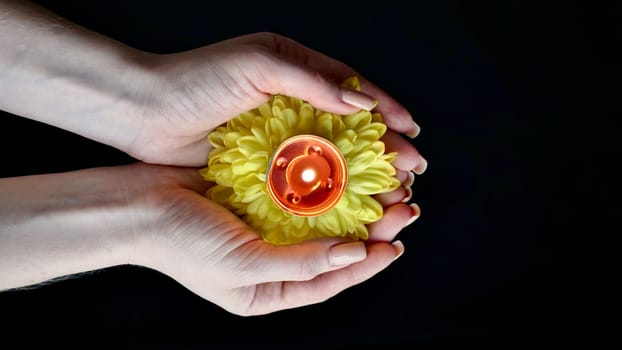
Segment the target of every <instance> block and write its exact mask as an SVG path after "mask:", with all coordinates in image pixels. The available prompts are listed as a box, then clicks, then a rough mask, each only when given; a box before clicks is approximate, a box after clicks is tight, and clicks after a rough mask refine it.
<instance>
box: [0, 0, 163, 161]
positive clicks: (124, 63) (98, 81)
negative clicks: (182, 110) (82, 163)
mask: <svg viewBox="0 0 622 350" xmlns="http://www.w3.org/2000/svg"><path fill="white" fill-rule="evenodd" d="M148 57H149V55H148V54H147V53H144V52H141V51H139V50H135V49H132V48H130V47H128V46H125V45H123V44H121V43H119V42H116V41H114V40H111V39H109V38H106V37H104V36H101V35H98V34H96V33H94V32H91V31H88V30H86V29H84V28H81V27H79V26H77V25H75V24H73V23H70V22H67V21H65V20H63V19H61V18H58V17H57V16H55V15H53V14H50V13H48V12H46V11H45V10H43V9H41V8H39V7H36V6H33V5H31V4H29V3H28V2H24V1H21V2H18V1H2V2H0V109H3V110H5V111H8V112H11V113H13V114H17V115H20V116H24V117H27V118H31V119H34V120H37V121H41V122H44V123H47V124H51V125H54V126H57V127H60V128H63V129H66V130H69V131H72V132H75V133H78V134H80V135H82V136H85V137H88V138H91V139H93V140H96V141H99V142H103V143H106V144H109V145H111V146H113V147H117V148H120V149H123V150H127V149H128V148H130V147H131V144H132V141H133V139H134V138H135V136H136V135H135V133H136V132H137V131H138V130H139V129H140V128H139V126H138V125H139V124H140V123H141V120H140V106H141V105H142V102H143V101H144V100H145V99H146V98H147V96H148V94H149V92H148V91H146V90H141V89H137V87H140V86H150V83H149V79H151V75H150V74H149V73H148V71H149V70H148V69H145V67H146V66H147V64H146V62H147V61H148V59H147V58H148ZM143 84H144V85H143ZM130 87H132V88H131V89H130Z"/></svg>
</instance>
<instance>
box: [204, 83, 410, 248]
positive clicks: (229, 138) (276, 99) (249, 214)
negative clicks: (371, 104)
mask: <svg viewBox="0 0 622 350" xmlns="http://www.w3.org/2000/svg"><path fill="white" fill-rule="evenodd" d="M342 85H344V86H347V87H350V88H353V89H356V90H360V86H359V81H358V79H356V77H353V78H350V79H348V80H346V81H345V82H344V83H343V84H342ZM386 129H387V127H386V125H385V124H384V123H383V121H382V116H381V115H380V114H379V113H371V112H368V111H364V110H361V111H359V112H357V113H354V114H351V115H346V116H342V115H338V114H333V113H328V112H324V111H321V110H318V109H315V108H314V107H313V106H311V105H310V104H309V103H307V102H304V101H302V100H300V99H298V98H294V97H289V96H282V95H275V96H272V97H271V98H270V100H269V101H268V102H266V103H265V104H263V105H261V106H259V107H258V108H255V109H253V110H250V111H248V112H245V113H243V114H241V115H239V116H237V117H235V118H233V119H231V120H230V121H228V122H227V123H226V124H225V125H222V126H220V127H218V128H217V129H215V130H214V131H213V132H212V133H210V135H209V136H208V137H209V141H210V143H211V145H212V146H213V149H212V151H211V152H210V153H209V159H208V165H207V167H206V168H203V169H201V170H200V173H201V175H202V176H203V178H204V179H205V180H206V181H210V182H215V186H213V187H211V188H210V189H209V190H208V191H207V193H206V196H207V197H208V198H210V199H212V200H214V201H216V202H217V203H219V204H221V205H223V206H225V207H226V208H228V209H229V210H231V211H232V212H234V213H235V214H236V215H238V216H240V217H241V218H242V219H243V220H244V221H245V222H246V223H247V224H248V225H249V226H250V227H252V228H253V229H254V230H256V231H257V232H258V233H260V234H261V235H262V237H263V238H264V240H266V241H268V242H270V243H273V244H279V245H282V244H291V243H298V242H302V241H304V240H307V239H312V238H319V237H344V238H349V239H353V240H357V239H367V238H368V232H367V228H366V226H365V225H366V224H369V223H372V222H375V221H377V220H379V219H380V218H381V217H382V214H383V209H382V206H381V205H380V203H378V202H377V201H376V200H375V199H374V198H373V197H372V196H373V195H374V194H378V193H383V192H389V191H392V190H394V189H396V188H397V187H398V186H399V185H400V182H399V181H398V180H397V178H396V177H395V168H394V167H393V166H392V165H391V163H392V162H393V160H394V159H395V156H396V155H397V154H396V153H395V152H392V153H385V145H384V143H383V142H382V140H381V137H382V136H383V135H384V133H385V132H386ZM301 134H312V135H317V136H320V137H323V138H325V139H327V140H330V141H332V142H333V143H334V144H335V145H336V146H337V147H338V148H339V150H340V151H341V152H342V154H343V156H344V158H345V160H346V164H347V171H348V179H347V187H346V190H345V193H344V194H343V196H342V197H341V199H340V200H339V202H338V203H337V204H336V206H335V207H333V208H332V209H331V210H330V211H328V212H326V213H324V214H321V215H317V216H310V217H303V216H296V215H293V214H290V213H288V212H285V211H283V210H282V209H280V208H279V207H278V206H277V205H276V204H275V203H274V202H273V200H272V198H271V197H270V195H269V193H268V190H267V186H266V176H267V175H266V172H267V170H268V167H269V164H270V161H271V158H272V155H273V154H274V152H275V150H276V149H277V147H278V146H279V145H280V144H281V143H282V142H283V141H285V140H287V139H288V138H290V137H292V136H295V135H301Z"/></svg>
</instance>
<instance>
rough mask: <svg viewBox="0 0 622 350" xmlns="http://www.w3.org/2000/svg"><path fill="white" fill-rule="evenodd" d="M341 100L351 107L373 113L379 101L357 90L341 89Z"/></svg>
mask: <svg viewBox="0 0 622 350" xmlns="http://www.w3.org/2000/svg"><path fill="white" fill-rule="evenodd" d="M341 100H342V101H343V102H345V103H347V104H349V105H351V106H354V107H357V108H360V109H364V110H366V111H371V110H372V109H374V108H376V106H377V105H378V101H377V100H375V99H374V98H373V97H371V96H368V95H365V94H364V93H362V92H358V91H355V90H348V89H341Z"/></svg>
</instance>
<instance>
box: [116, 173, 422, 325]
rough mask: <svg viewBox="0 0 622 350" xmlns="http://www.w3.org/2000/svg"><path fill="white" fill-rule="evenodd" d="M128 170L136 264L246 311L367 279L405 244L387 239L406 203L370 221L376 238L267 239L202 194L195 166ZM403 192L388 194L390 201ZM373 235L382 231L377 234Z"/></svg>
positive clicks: (274, 307) (314, 297)
mask: <svg viewBox="0 0 622 350" xmlns="http://www.w3.org/2000/svg"><path fill="white" fill-rule="evenodd" d="M129 167H131V176H127V173H126V175H125V176H124V178H125V180H124V181H123V182H124V188H127V189H131V192H128V196H127V197H128V200H129V203H130V205H129V206H130V209H129V211H128V213H129V216H130V217H131V218H132V222H133V227H134V236H135V237H136V238H135V242H136V243H135V246H136V247H135V253H134V255H133V256H132V257H131V258H130V260H131V261H130V262H131V263H133V264H138V265H143V266H147V267H150V268H153V269H156V270H158V271H160V272H162V273H164V274H167V275H168V276H170V277H171V278H173V279H175V280H176V281H178V282H179V283H181V284H182V285H183V286H185V287H186V288H188V289H190V290H191V291H193V292H194V293H196V294H198V295H199V296H201V297H203V298H205V299H207V300H209V301H211V302H213V303H215V304H217V305H219V306H220V307H222V308H224V309H226V310H228V311H229V312H232V313H235V314H239V315H257V314H266V313H270V312H274V311H278V310H282V309H287V308H293V307H298V306H303V305H309V304H314V303H318V302H321V301H323V300H326V299H327V298H330V297H332V296H334V295H336V294H337V293H339V292H341V291H343V290H344V289H347V288H348V287H351V286H353V285H356V284H358V283H360V282H362V281H365V280H367V279H368V278H370V277H372V276H373V275H375V274H376V273H378V272H380V271H382V270H383V269H385V268H386V267H387V266H389V265H390V264H391V262H393V261H394V260H395V259H396V258H397V257H398V256H399V255H401V253H402V252H403V251H404V247H403V245H402V244H401V242H399V241H397V242H395V243H394V244H391V243H388V242H389V241H391V240H393V238H394V237H395V235H397V233H398V232H399V231H400V230H401V229H402V228H403V227H404V226H405V225H407V223H408V222H409V221H412V220H411V218H412V217H413V211H412V210H408V209H407V208H410V207H408V206H406V205H405V204H401V203H398V204H396V206H395V208H397V209H395V210H392V211H391V212H390V213H387V215H386V216H385V217H383V218H382V219H381V220H380V221H378V222H376V223H375V224H374V225H371V226H370V240H369V241H367V242H349V241H344V240H339V239H317V240H312V241H307V242H304V243H301V244H296V245H290V246H275V245H271V244H269V243H266V242H264V241H263V240H262V239H261V238H260V236H259V235H258V234H257V233H256V232H254V231H252V230H251V229H249V227H248V226H246V225H245V224H244V223H243V222H242V221H241V220H240V219H239V218H238V217H236V216H235V215H234V214H232V213H231V212H230V211H228V210H227V209H225V208H223V207H221V206H219V205H217V204H216V203H214V202H212V201H210V200H208V199H207V198H205V197H204V196H203V193H204V192H205V190H206V188H207V186H208V184H207V183H206V182H205V181H204V180H203V179H202V178H201V177H200V176H199V174H198V173H197V171H196V169H194V168H175V167H165V166H157V165H147V164H142V163H139V164H135V165H131V166H129ZM400 199H401V198H397V197H396V198H394V199H389V198H386V200H385V203H384V204H391V202H399V201H400ZM374 238H379V240H376V239H374Z"/></svg>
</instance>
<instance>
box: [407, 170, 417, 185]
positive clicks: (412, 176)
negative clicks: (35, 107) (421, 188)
mask: <svg viewBox="0 0 622 350" xmlns="http://www.w3.org/2000/svg"><path fill="white" fill-rule="evenodd" d="M414 183H415V173H413V172H412V171H409V172H408V177H407V178H406V181H405V182H404V186H405V187H411V186H412V185H413V184H414Z"/></svg>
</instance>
